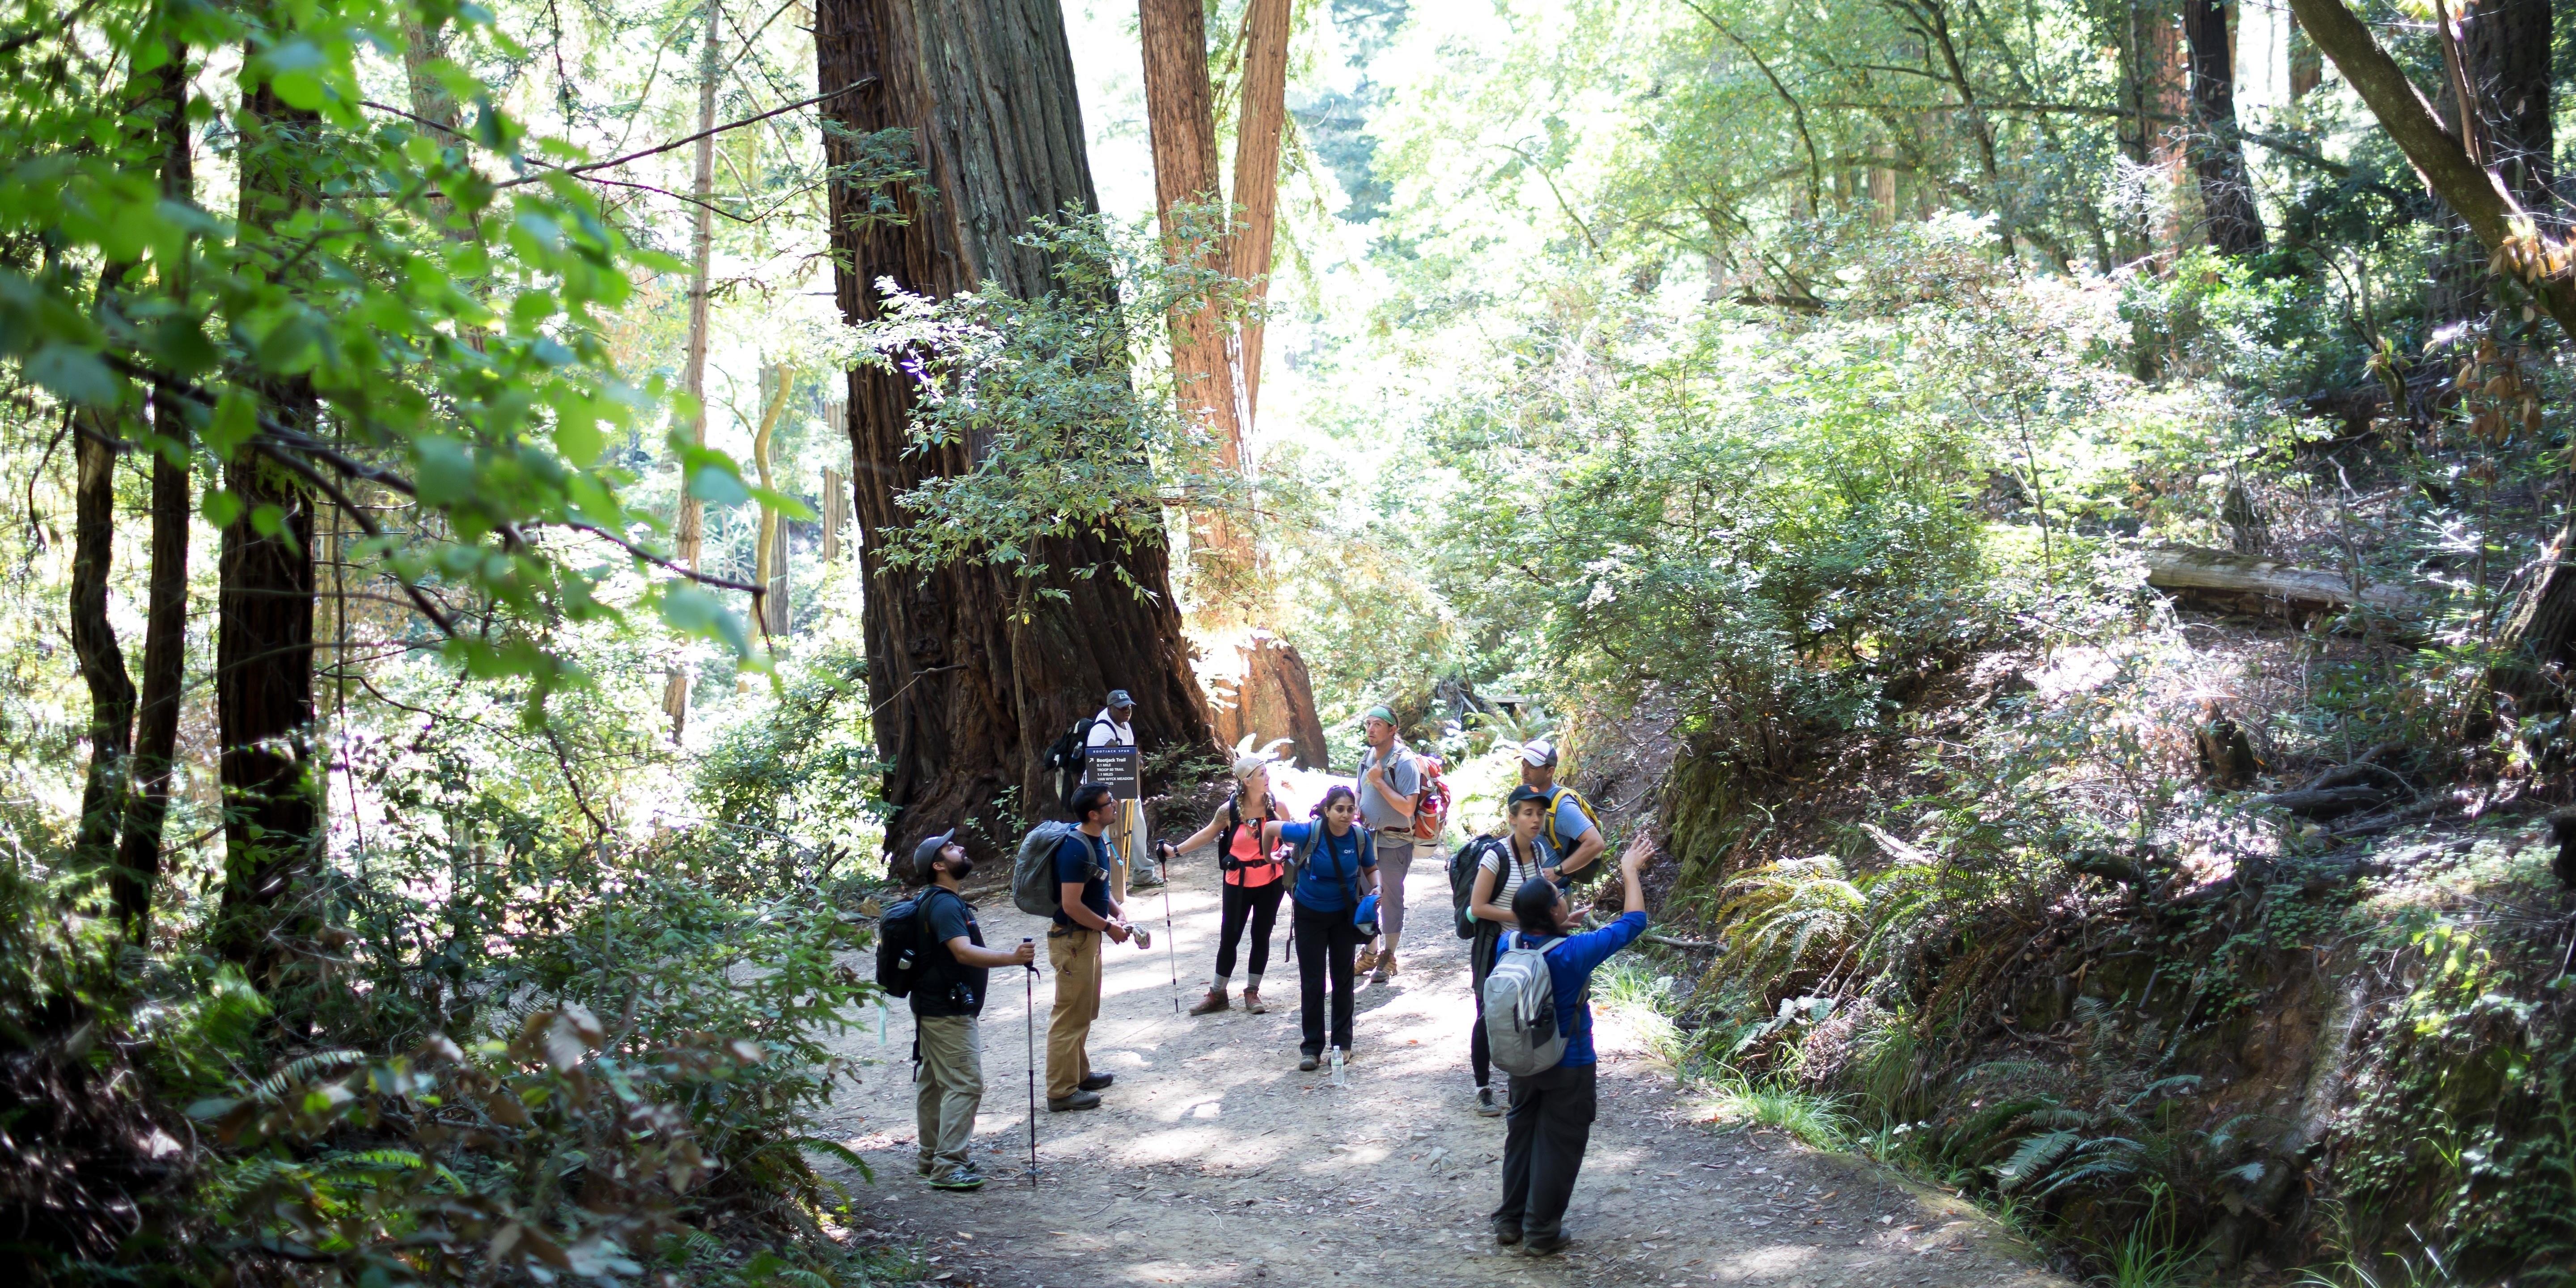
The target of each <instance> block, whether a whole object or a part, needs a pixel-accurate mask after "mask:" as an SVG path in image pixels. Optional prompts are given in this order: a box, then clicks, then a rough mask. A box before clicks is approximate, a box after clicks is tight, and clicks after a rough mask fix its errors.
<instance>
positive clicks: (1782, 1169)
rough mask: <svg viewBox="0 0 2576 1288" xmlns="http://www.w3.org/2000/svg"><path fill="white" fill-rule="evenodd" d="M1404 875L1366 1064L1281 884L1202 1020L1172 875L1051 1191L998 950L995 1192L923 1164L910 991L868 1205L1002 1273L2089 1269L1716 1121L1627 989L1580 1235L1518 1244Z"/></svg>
mask: <svg viewBox="0 0 2576 1288" xmlns="http://www.w3.org/2000/svg"><path fill="white" fill-rule="evenodd" d="M1176 867H1177V868H1178V869H1179V882H1178V886H1177V888H1176V889H1175V890H1174V891H1173V893H1172V898H1171V915H1172V919H1173V925H1174V928H1175V929H1176V930H1177V931H1178V937H1179V947H1180V976H1181V995H1182V999H1183V1004H1184V1006H1186V1004H1187V1003H1188V1002H1190V1001H1194V1000H1196V997H1197V995H1198V992H1199V990H1200V989H1201V988H1203V987H1204V983H1205V979H1206V973H1207V970H1208V967H1209V963H1210V961H1211V960H1212V959H1213V956H1214V952H1215V934H1216V920H1217V896H1216V892H1215V877H1214V874H1213V873H1212V872H1210V871H1208V870H1206V868H1205V866H1204V865H1198V866H1195V867H1194V866H1192V865H1190V864H1187V863H1183V864H1180V865H1176ZM1406 894H1407V904H1408V908H1409V910H1410V911H1409V915H1408V918H1407V920H1408V922H1409V928H1411V929H1413V930H1415V932H1416V934H1417V936H1418V937H1419V942H1417V943H1416V944H1413V945H1410V946H1409V951H1408V953H1407V955H1406V958H1405V966H1404V973H1403V974H1402V975H1400V976H1398V977H1397V978H1396V979H1395V980H1394V981H1392V982H1390V983H1387V984H1379V985H1372V986H1368V987H1366V988H1364V989H1363V990H1362V992H1361V995H1360V1013H1359V1019H1358V1024H1357V1033H1356V1038H1355V1042H1356V1047H1357V1049H1356V1051H1355V1052H1354V1054H1353V1057H1352V1061H1351V1065H1350V1070H1349V1079H1348V1085H1346V1086H1342V1087H1334V1086H1331V1085H1330V1084H1329V1081H1328V1079H1327V1078H1326V1077H1325V1075H1323V1074H1321V1073H1300V1072H1298V1071H1297V1032H1298V1025H1297V1006H1296V996H1297V994H1296V971H1295V970H1294V968H1293V966H1292V965H1291V964H1290V963H1287V962H1286V961H1284V960H1283V959H1282V955H1283V953H1284V950H1285V948H1286V942H1285V941H1286V938H1287V936H1286V921H1287V917H1286V914H1285V910H1284V909H1283V910H1282V915H1281V918H1280V921H1281V926H1280V934H1279V941H1280V942H1279V943H1278V945H1277V946H1276V949H1275V950H1274V952H1273V955H1272V959H1271V970H1270V984H1271V987H1270V989H1269V990H1266V991H1267V992H1268V993H1269V995H1270V996H1269V1000H1270V1002H1271V1004H1272V1010H1271V1012H1270V1014H1268V1015H1260V1016H1254V1015H1247V1014H1245V1013H1244V1012H1243V1011H1242V1010H1240V1009H1236V1010H1230V1011H1225V1012H1222V1013H1219V1014H1217V1015H1212V1016H1207V1017H1204V1018H1198V1019H1192V1018H1189V1017H1187V1016H1179V1015H1175V1014H1174V1008H1173V1004H1172V996H1173V990H1172V986H1171V981H1172V967H1171V964H1170V959H1169V958H1167V957H1166V956H1165V952H1164V935H1163V927H1162V925H1161V924H1160V922H1161V918H1162V914H1163V908H1162V901H1161V899H1160V898H1159V897H1157V898H1156V899H1154V900H1153V901H1152V903H1151V905H1150V911H1151V913H1152V915H1153V918H1154V922H1153V925H1152V928H1153V930H1154V935H1155V943H1154V948H1153V949H1152V950H1151V951H1150V952H1141V951H1139V950H1138V949H1136V948H1135V947H1134V946H1133V945H1128V946H1118V945H1111V946H1110V947H1109V950H1108V951H1109V959H1108V969H1107V979H1106V986H1105V998H1104V1001H1103V1005H1102V1012H1101V1018H1100V1021H1099V1023H1098V1024H1096V1025H1095V1026H1094V1027H1093V1029H1092V1037H1091V1055H1092V1063H1093V1067H1094V1068H1095V1069H1099V1070H1105V1071H1107V1072H1111V1073H1114V1074H1116V1075H1117V1078H1118V1083H1117V1085H1116V1086H1114V1087H1112V1088H1110V1089H1109V1090H1108V1091H1107V1092H1106V1093H1105V1099H1106V1101H1107V1103H1106V1104H1105V1105H1103V1106H1102V1107H1101V1108H1100V1109H1097V1110H1093V1111H1089V1112H1085V1113H1065V1114H1050V1113H1048V1112H1047V1111H1046V1110H1045V1108H1044V1106H1043V1105H1041V1106H1040V1108H1039V1110H1038V1115H1037V1118H1038V1133H1039V1164H1040V1172H1039V1184H1038V1186H1037V1187H1036V1188H1035V1189H1034V1190H1033V1189H1031V1188H1030V1186H1029V1184H1028V1177H1027V1157H1028V1153H1027V1151H1028V1134H1027V1132H1028V1128H1027V1116H1026V1115H1027V1087H1028V1060H1027V1056H1026V1050H1027V1047H1026V1040H1025V1037H1024V1029H1023V1016H1024V1014H1025V1012H1024V1009H1023V1006H1022V1000H1021V999H1022V990H1021V988H1020V985H1019V982H1018V981H1017V980H1011V979H1008V978H1007V977H1006V976H1005V975H1004V974H1003V972H999V971H996V972H994V991H993V997H992V1000H991V1003H990V1004H989V1005H988V1006H987V1008H986V1010H985V1015H984V1024H983V1037H984V1077H985V1087H986V1090H985V1098H984V1112H983V1114H982V1116H981V1117H980V1118H978V1119H977V1121H976V1134H975V1146H974V1148H975V1152H976V1157H977V1162H978V1163H979V1164H980V1165H981V1166H982V1167H983V1169H984V1170H985V1172H986V1173H987V1174H988V1175H990V1176H993V1177H995V1178H996V1180H995V1183H994V1184H992V1185H990V1186H988V1187H986V1189H985V1190H984V1191H983V1192H981V1193H977V1194H949V1193H942V1192H939V1191H934V1190H931V1189H929V1188H928V1187H927V1186H925V1185H923V1184H922V1183H921V1182H920V1181H918V1180H917V1179H916V1178H915V1177H914V1175H913V1168H912V1159H913V1153H912V1142H913V1127H912V1086H911V1082H910V1066H909V1064H908V1063H907V1053H908V1052H909V1051H910V1049H911V1017H910V1016H909V1015H908V1014H907V1013H906V1012H904V1011H903V1010H902V1009H901V1007H900V1004H898V1005H897V1007H896V1008H895V1009H894V1010H892V1011H891V1012H890V1013H889V1015H888V1018H887V1021H886V1024H885V1038H884V1045H883V1046H882V1047H880V1046H879V1044H878V1038H877V1032H876V1025H875V1023H874V1019H875V1017H873V1016H870V1017H869V1023H868V1024H867V1026H866V1027H865V1030H864V1031H858V1030H854V1031H853V1033H852V1035H851V1037H850V1039H849V1041H848V1043H847V1045H846V1046H845V1048H844V1050H843V1053H844V1054H846V1055H849V1056H854V1057H861V1058H866V1059H870V1060H877V1061H881V1067H879V1068H875V1069H870V1070H868V1071H867V1073H866V1074H865V1075H864V1077H865V1082H864V1085H862V1086H861V1087H860V1088H858V1089H857V1090H855V1091H851V1092H846V1093H844V1095H843V1098H842V1100H841V1102H840V1103H839V1104H838V1105H837V1106H836V1107H835V1110H836V1114H837V1117H835V1118H834V1119H833V1120H832V1121H831V1122H830V1123H829V1124H828V1129H829V1130H830V1132H831V1133H832V1134H833V1135H834V1136H835V1137H836V1138H838V1139H842V1140H843V1141H844V1142H845V1143H847V1144H848V1145H849V1146H850V1147H851V1148H853V1149H855V1150H858V1151H859V1152H861V1153H862V1154H863V1155H865V1156H866V1157H867V1159H868V1163H869V1166H870V1167H871V1168H872V1169H873V1170H874V1171H875V1173H876V1178H877V1179H876V1183H875V1184H874V1185H873V1186H868V1185H863V1184H857V1183H856V1182H857V1177H856V1174H855V1172H848V1173H846V1174H845V1175H844V1179H845V1180H847V1181H850V1182H852V1183H853V1185H852V1188H853V1190H854V1191H855V1192H856V1193H857V1195H858V1197H859V1204H860V1206H859V1209H858V1211H857V1213H856V1216H855V1220H856V1224H857V1227H858V1228H859V1229H860V1231H861V1232H862V1233H870V1232H872V1233H874V1234H876V1235H878V1236H880V1237H883V1238H888V1239H893V1240H895V1241H898V1242H904V1243H917V1244H919V1245H920V1246H922V1247H923V1249H924V1251H925V1253H926V1254H927V1255H928V1256H929V1257H931V1258H934V1259H935V1261H934V1263H933V1265H932V1268H931V1276H932V1278H933V1279H934V1280H937V1281H941V1282H946V1283H951V1284H960V1285H984V1286H987V1288H1094V1286H1106V1285H1134V1284H1211V1285H1212V1284H1265V1285H1266V1284H1299V1285H1304V1284H1310V1283H1330V1282H1335V1281H1348V1282H1366V1283H1370V1284H1375V1285H1382V1286H1383V1288H1411V1286H1412V1285H1449V1284H1455V1285H1462V1286H1463V1285H1478V1286H1480V1288H1482V1286H1490V1285H1496V1284H1504V1285H1559V1284H1583V1285H1590V1284H1639V1285H1646V1284H1673V1285H1681V1284H1709V1283H1717V1284H1782V1285H1788V1284H1795V1285H1819V1286H1822V1285H1845V1284H1848V1285H1938V1286H1942V1288H1948V1286H1951V1285H2027V1286H2029V1288H2043V1286H2047V1288H2063V1286H2064V1285H2065V1283H2066V1281H2065V1280H2063V1279H2060V1278H2058V1277H2056V1276H2054V1275H2051V1274H2048V1273H2046V1272H2045V1271H2041V1270H2038V1269H2034V1268H2033V1266H2032V1259H2031V1257H2030V1254H2029V1252H2028V1250H2027V1249H2026V1248H2024V1247H2022V1246H2021V1245H2019V1244H2018V1243H2016V1242H2015V1241H2014V1240H2012V1239H2011V1238H2010V1237H2009V1235H2008V1234H2007V1233H2006V1232H2005V1231H2003V1230H2002V1229H2001V1228H1999V1227H1997V1226H1996V1225H1995V1224H1994V1223H1993V1222H1991V1221H1989V1220H1987V1219H1985V1218H1984V1217H1982V1216H1980V1215H1979V1214H1977V1213H1976V1212H1975V1211H1974V1209H1972V1208H1970V1207H1968V1206H1967V1205H1965V1204H1963V1203H1960V1202H1958V1201H1956V1200H1954V1199H1951V1198H1949V1197H1948V1196H1946V1195H1942V1194H1939V1193H1937V1192H1932V1191H1928V1190H1925V1189H1924V1188H1922V1187H1920V1186H1915V1185H1912V1184H1910V1183H1907V1182H1904V1181H1902V1180H1900V1179H1898V1178H1897V1177H1895V1176H1894V1175H1893V1174H1892V1173H1889V1172H1887V1171H1886V1170H1884V1169H1881V1168H1878V1167H1875V1166H1873V1165H1871V1164H1868V1163H1865V1162H1863V1161H1861V1160H1858V1159H1855V1158H1852V1157H1848V1156H1843V1155H1833V1154H1821V1153H1818V1152H1816V1151H1813V1150H1810V1149H1807V1148H1805V1147H1804V1146H1801V1145H1798V1144H1796V1143H1795V1142H1793V1141H1788V1140H1785V1139H1782V1138H1780V1137H1778V1136H1777V1135H1774V1134H1771V1133H1764V1132H1746V1131H1743V1130H1741V1129H1737V1128H1729V1127H1726V1126H1723V1125H1717V1124H1712V1123H1711V1122H1710V1121H1709V1113H1708V1111H1707V1110H1706V1109H1705V1108H1702V1107H1699V1106H1697V1105H1695V1104H1694V1103H1693V1101H1692V1100H1691V1098H1690V1097H1688V1096H1687V1095H1686V1094H1684V1093H1681V1092H1679V1091H1677V1090H1676V1088H1675V1086H1674V1083H1673V1080H1672V1078H1671V1077H1670V1076H1669V1072H1668V1071H1667V1070H1664V1069H1662V1068H1661V1067H1659V1066H1658V1065H1657V1064H1655V1062H1654V1061H1653V1060H1652V1059H1651V1057H1649V1056H1647V1055H1646V1054H1645V1053H1644V1052H1643V1051H1642V1050H1641V1049H1639V1047H1638V1045H1637V1043H1636V1042H1635V1040H1634V1039H1633V1037H1632V1036H1631V1035H1629V1034H1628V1033H1627V1032H1626V1031H1625V1030H1624V1028H1623V1027H1622V1026H1620V1025H1619V1024H1618V1023H1617V1021H1616V1020H1615V1018H1614V1017H1609V1016H1604V1017H1603V1023H1602V1025H1601V1030H1600V1033H1599V1037H1600V1039H1601V1042H1600V1045H1601V1048H1602V1067H1601V1084H1600V1087H1601V1115H1600V1121H1599V1122H1598V1123H1597V1124H1595V1126H1594V1128H1593V1133H1592V1148H1591V1153H1590V1155H1589V1157H1588V1159H1587V1161H1586V1162H1585V1164H1584V1169H1583V1178H1582V1181H1581V1183H1580V1184H1579V1185H1578V1186H1577V1187H1576V1189H1575V1195H1574V1204H1573V1207H1572V1209H1571V1210H1570V1211H1569V1212H1568V1213H1567V1216H1566V1231H1567V1233H1568V1234H1569V1235H1570V1236H1572V1238H1573V1243H1572V1244H1571V1245H1570V1246H1569V1247H1567V1248H1566V1249H1565V1250H1564V1251H1563V1252H1561V1253H1558V1254H1555V1255H1551V1256H1547V1257H1531V1256H1527V1255H1523V1254H1521V1253H1519V1252H1518V1251H1517V1250H1514V1249H1505V1248H1499V1247H1496V1246H1495V1245H1494V1243H1493V1241H1492V1239H1491V1238H1490V1237H1489V1236H1488V1235H1487V1234H1486V1232H1485V1222H1484V1214H1485V1212H1486V1211H1488V1210H1489V1209H1491V1208H1492V1207H1493V1205H1494V1203H1495V1201H1496V1199H1497V1190H1498V1180H1497V1175H1498V1171H1499V1167H1500V1163H1499V1159H1500V1157H1501V1153H1502V1144H1503V1122H1502V1120H1501V1119H1499V1118H1480V1117H1477V1116H1475V1114H1474V1113H1472V1112H1471V1111H1470V1108H1469V1095H1470V1091H1471V1083H1470V1080H1469V1078H1468V1075H1467V1054H1466V1048H1467V1031H1468V1025H1469V1024H1470V1023H1472V1022H1473V1018H1474V1003H1473V1001H1472V1000H1471V999H1470V998H1469V996H1468V992H1467V979H1466V975H1467V969H1466V945H1465V943H1464V941H1461V940H1459V939H1457V938H1455V937H1452V936H1450V935H1449V934H1448V933H1447V926H1448V921H1449V908H1448V902H1449V898H1448V887H1447V882H1446V880H1445V878H1444V877H1443V876H1442V874H1441V872H1440V870H1439V865H1438V863H1436V862H1421V863H1417V864H1416V866H1415V868H1414V873H1413V878H1412V881H1411V882H1410V885H1409V889H1408V890H1407V892H1406ZM976 902H977V904H978V906H979V909H980V912H979V915H980V916H981V918H982V920H983V922H984V933H985V938H986V939H987V941H988V942H991V943H995V944H1003V943H1009V942H1011V941H1013V940H1016V939H1018V938H1019V937H1020V936H1021V935H1024V934H1025V935H1036V936H1042V935H1043V933H1044V932H1043V930H1042V929H1040V928H1039V923H1038V922H1036V921H1035V919H1032V918H1027V917H1023V916H1021V915H1020V914H1019V912H1018V911H1017V910H1016V909H1014V908H1012V907H1011V906H1010V899H1009V896H1008V894H1007V892H1006V891H1003V890H1000V889H994V890H990V891H988V892H984V893H982V894H980V895H979V896H978V897H977V899H976ZM1131 911H1132V912H1134V913H1135V914H1137V915H1138V916H1139V917H1140V918H1141V917H1142V916H1143V914H1145V913H1146V912H1147V911H1149V907H1148V905H1147V904H1146V903H1145V901H1143V900H1141V899H1140V900H1138V901H1137V904H1136V906H1134V907H1133V908H1131ZM1425 931H1428V932H1433V933H1430V934H1425V933H1423V932H1425ZM1435 935H1436V937H1435ZM1041 943H1043V940H1041ZM1039 960H1040V962H1041V963H1043V962H1044V960H1045V954H1044V953H1043V952H1041V953H1040V954H1039ZM1238 982H1239V981H1238ZM1050 991H1051V981H1049V980H1046V979H1043V978H1041V979H1039V980H1038V981H1036V989H1035V997H1036V1003H1037V1012H1038V1013H1037V1025H1038V1029H1039V1032H1038V1040H1039V1044H1040V1046H1039V1058H1040V1059H1041V1060H1043V1059H1044V1057H1045V1049H1044V1042H1045V1036H1046V1035H1045V1026H1046V1011H1047V1006H1048V998H1049V995H1050ZM1283 1003H1284V1004H1283ZM1499 1081H1500V1079H1499V1077H1498V1078H1497V1082H1498V1083H1499ZM1041 1091H1043V1086H1041Z"/></svg>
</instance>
